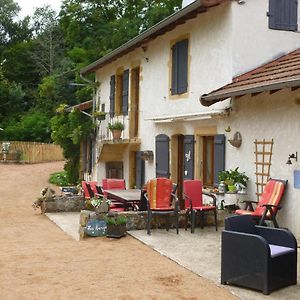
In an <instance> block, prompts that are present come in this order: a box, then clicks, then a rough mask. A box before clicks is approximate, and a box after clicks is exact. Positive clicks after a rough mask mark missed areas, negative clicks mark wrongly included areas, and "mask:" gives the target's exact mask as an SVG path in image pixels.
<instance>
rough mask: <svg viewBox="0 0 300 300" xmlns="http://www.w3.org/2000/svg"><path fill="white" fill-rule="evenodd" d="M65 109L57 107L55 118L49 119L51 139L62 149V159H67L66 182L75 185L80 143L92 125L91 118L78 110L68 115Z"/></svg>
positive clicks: (77, 175) (65, 167)
mask: <svg viewBox="0 0 300 300" xmlns="http://www.w3.org/2000/svg"><path fill="white" fill-rule="evenodd" d="M65 108H66V105H61V106H59V107H58V109H57V114H56V116H54V117H53V118H52V119H51V128H52V134H51V137H52V139H53V141H54V142H55V143H56V144H59V145H60V146H61V147H62V148H63V154H64V157H65V158H66V159H67V162H66V164H65V166H64V169H65V171H66V172H67V180H68V182H69V183H71V184H76V183H77V182H78V178H79V160H80V141H82V140H85V139H87V138H88V137H89V135H90V134H91V132H92V129H93V123H92V120H91V118H89V117H87V116H85V115H84V114H82V113H81V112H80V111H79V110H73V111H72V112H71V113H68V112H67V111H66V109H65Z"/></svg>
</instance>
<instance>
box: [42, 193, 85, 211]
mask: <svg viewBox="0 0 300 300" xmlns="http://www.w3.org/2000/svg"><path fill="white" fill-rule="evenodd" d="M83 208H84V198H83V196H82V195H61V196H54V197H53V198H51V199H47V200H46V201H45V212H46V213H48V212H80V211H81V210H82V209H83Z"/></svg>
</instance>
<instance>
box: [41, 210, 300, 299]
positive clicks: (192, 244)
mask: <svg viewBox="0 0 300 300" xmlns="http://www.w3.org/2000/svg"><path fill="white" fill-rule="evenodd" d="M46 215H47V216H48V217H49V219H51V220H52V221H53V222H54V223H56V224H57V225H58V226H59V227H60V228H61V229H62V230H63V231H65V232H66V233H67V234H69V235H71V236H72V237H73V238H74V239H76V240H78V239H79V236H78V233H77V231H78V226H79V225H78V223H79V213H51V214H50V213H49V214H46ZM221 231H222V228H220V229H219V231H218V232H216V231H215V228H214V227H205V228H204V229H203V230H201V229H199V228H196V231H195V233H194V234H191V233H190V231H185V230H184V229H180V231H179V234H178V235H177V234H176V232H175V230H170V231H169V232H167V231H166V230H162V229H161V230H160V229H157V230H152V234H151V235H150V236H149V235H147V233H146V231H145V230H135V231H129V232H128V233H129V234H130V235H131V236H133V237H134V238H136V239H138V240H140V241H141V242H142V243H144V244H146V245H147V246H149V247H152V248H153V249H154V250H156V251H158V252H159V253H161V254H162V255H164V256H166V257H168V258H169V259H172V260H173V261H175V262H177V263H178V264H179V265H181V266H183V267H185V268H187V269H189V270H191V271H192V272H194V273H196V274H198V275H199V276H201V277H204V278H207V279H209V280H211V281H212V282H213V283H215V284H216V285H219V286H220V266H221V260H220V256H221V243H220V240H221ZM299 269H300V268H299V261H298V274H299ZM223 287H225V288H228V289H229V290H230V291H231V292H232V293H233V294H234V295H236V296H238V297H240V298H241V299H245V300H260V299H295V300H296V299H297V300H298V299H300V285H299V283H298V284H297V285H296V286H290V287H287V288H284V289H281V290H278V291H275V292H273V293H271V295H269V296H264V295H263V294H262V293H260V292H256V291H252V290H248V289H244V288H239V287H233V286H223Z"/></svg>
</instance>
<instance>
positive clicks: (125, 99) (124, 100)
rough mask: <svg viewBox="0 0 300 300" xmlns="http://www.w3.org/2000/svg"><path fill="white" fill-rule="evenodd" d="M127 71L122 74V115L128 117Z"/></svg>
mask: <svg viewBox="0 0 300 300" xmlns="http://www.w3.org/2000/svg"><path fill="white" fill-rule="evenodd" d="M128 90H129V70H125V71H124V72H123V92H122V113H123V115H125V116H126V115H128Z"/></svg>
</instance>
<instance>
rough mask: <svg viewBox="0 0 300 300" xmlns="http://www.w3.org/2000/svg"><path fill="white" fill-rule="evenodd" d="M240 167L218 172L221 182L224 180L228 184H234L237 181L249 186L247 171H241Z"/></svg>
mask: <svg viewBox="0 0 300 300" xmlns="http://www.w3.org/2000/svg"><path fill="white" fill-rule="evenodd" d="M238 169H239V167H237V168H235V169H231V170H227V171H221V172H219V174H218V178H219V182H221V181H224V182H225V183H226V184H227V185H234V184H236V183H241V184H243V185H244V186H247V181H248V179H249V177H248V176H246V174H245V172H239V170H238Z"/></svg>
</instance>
